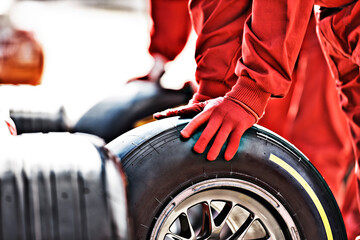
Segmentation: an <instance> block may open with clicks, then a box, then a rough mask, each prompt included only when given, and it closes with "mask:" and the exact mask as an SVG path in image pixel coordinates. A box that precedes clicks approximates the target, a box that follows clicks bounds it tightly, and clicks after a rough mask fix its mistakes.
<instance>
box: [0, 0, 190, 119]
mask: <svg viewBox="0 0 360 240" xmlns="http://www.w3.org/2000/svg"><path fill="white" fill-rule="evenodd" d="M1 2H2V3H0V5H2V6H0V11H1V7H2V8H3V9H6V8H7V6H6V5H7V4H8V5H11V7H10V8H9V9H8V10H7V14H8V15H9V17H10V19H11V21H12V23H13V25H14V26H15V27H16V28H19V29H24V30H27V31H31V32H33V33H34V35H35V37H36V38H37V40H38V41H39V42H40V44H41V45H42V47H43V51H44V71H43V75H42V84H41V85H39V86H25V85H23V86H21V85H0V108H4V107H5V108H10V109H14V110H26V111H28V110H31V111H45V112H51V111H57V110H58V109H59V107H60V106H64V107H65V109H66V113H67V116H68V118H69V119H70V121H73V122H75V121H76V120H77V119H78V118H79V117H80V116H81V115H82V114H83V113H84V112H86V111H87V110H88V109H89V108H90V107H91V106H93V105H94V104H95V103H97V102H99V101H100V100H102V99H104V98H106V97H107V96H110V95H114V94H117V93H119V94H121V88H122V87H123V86H124V84H125V82H126V81H127V80H128V79H130V78H134V77H138V76H141V75H144V74H146V73H147V72H148V71H149V69H150V68H151V67H152V61H153V60H152V58H151V57H150V55H149V54H148V50H147V48H148V44H149V31H150V27H151V24H152V22H151V19H150V17H149V9H148V2H147V0H37V1H33V0H31V1H30V0H21V1H20V0H19V1H14V2H12V3H11V1H10V0H1ZM174 27H176V26H174ZM195 39H196V37H195V34H194V33H192V35H191V36H190V40H189V41H188V44H187V46H186V48H185V49H184V51H183V52H182V53H181V55H179V56H178V58H177V59H175V61H174V62H171V63H169V64H168V65H167V66H166V75H165V76H164V78H163V80H164V85H165V86H166V87H168V88H174V89H177V88H180V87H181V86H182V85H183V83H184V82H185V81H187V80H193V79H194V73H195V67H196V66H195V61H194V48H195V41H196V40H195Z"/></svg>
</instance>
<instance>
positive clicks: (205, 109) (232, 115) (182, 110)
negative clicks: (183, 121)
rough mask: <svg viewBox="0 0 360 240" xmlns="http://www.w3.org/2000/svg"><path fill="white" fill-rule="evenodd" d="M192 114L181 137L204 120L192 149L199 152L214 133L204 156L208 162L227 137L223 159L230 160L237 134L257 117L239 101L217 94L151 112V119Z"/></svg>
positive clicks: (217, 153) (213, 158)
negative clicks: (182, 105) (198, 100)
mask: <svg viewBox="0 0 360 240" xmlns="http://www.w3.org/2000/svg"><path fill="white" fill-rule="evenodd" d="M198 113H200V114H198ZM196 114H198V115H196ZM195 115H196V117H194V118H193V119H192V120H191V121H190V122H189V123H188V125H186V127H185V128H184V129H183V130H182V131H181V136H182V137H184V138H190V136H191V135H192V134H193V133H194V132H195V131H196V129H198V128H199V127H200V126H201V125H203V124H205V123H207V125H206V127H205V129H204V131H203V132H202V134H201V136H200V138H199V139H198V141H197V142H196V144H195V146H194V151H195V152H197V153H203V152H204V151H205V149H206V146H207V145H208V144H209V142H210V140H211V139H212V138H213V137H214V136H215V135H216V137H215V140H214V143H213V144H212V146H211V148H210V150H209V152H208V155H207V159H208V160H210V161H213V160H215V159H216V157H217V156H218V155H219V153H220V150H221V147H222V146H223V145H224V143H225V141H226V140H227V139H228V144H227V147H226V150H225V155H224V158H225V160H227V161H229V160H231V159H232V158H233V157H234V155H235V153H236V151H237V149H238V147H239V144H240V138H241V136H242V135H243V133H244V132H245V130H247V129H248V128H250V127H251V126H252V125H253V124H255V122H256V120H257V119H256V118H255V116H254V115H253V114H252V113H250V112H249V111H248V110H246V109H245V108H244V107H243V106H242V105H241V104H240V103H238V102H236V101H234V100H232V98H228V97H218V98H215V99H211V100H207V101H205V102H199V103H190V104H189V105H187V106H184V107H179V108H174V109H169V110H166V111H163V112H160V113H155V114H154V118H156V119H161V118H166V117H172V116H181V117H193V116H195Z"/></svg>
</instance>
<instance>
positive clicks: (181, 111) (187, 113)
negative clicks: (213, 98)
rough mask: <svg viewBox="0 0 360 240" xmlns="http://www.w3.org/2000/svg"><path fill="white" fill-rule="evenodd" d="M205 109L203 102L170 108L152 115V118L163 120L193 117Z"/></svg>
mask: <svg viewBox="0 0 360 240" xmlns="http://www.w3.org/2000/svg"><path fill="white" fill-rule="evenodd" d="M204 107H205V104H204V103H203V102H201V103H195V104H190V105H186V106H183V107H178V108H170V109H167V110H165V111H162V112H157V113H154V115H153V117H154V118H155V119H163V118H167V117H173V116H181V117H194V116H195V115H196V114H198V113H199V112H201V111H202V110H203V109H204Z"/></svg>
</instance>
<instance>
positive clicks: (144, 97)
mask: <svg viewBox="0 0 360 240" xmlns="http://www.w3.org/2000/svg"><path fill="white" fill-rule="evenodd" d="M193 93H194V90H193V87H192V86H191V84H190V83H185V84H184V86H183V88H182V89H179V90H173V89H166V88H163V87H162V86H161V85H159V84H158V83H154V82H145V81H133V82H130V83H127V84H126V85H125V86H124V88H122V89H121V90H120V91H119V93H118V94H116V95H115V96H110V97H108V98H106V99H104V100H102V101H100V102H99V103H97V104H95V105H94V106H93V107H92V108H90V109H89V110H88V111H87V112H86V113H85V114H84V115H83V116H82V117H81V118H80V119H79V121H77V123H76V124H75V126H74V127H73V131H74V132H82V133H89V134H93V135H96V136H99V137H101V138H102V139H104V140H105V141H106V142H110V141H112V140H114V139H115V138H117V137H118V136H120V135H121V134H123V133H125V132H126V131H129V130H130V129H132V128H134V127H136V126H139V125H142V124H144V123H146V122H148V121H152V120H153V118H152V114H153V113H154V112H158V111H162V110H164V109H167V108H171V107H177V106H179V105H183V104H186V103H187V102H188V101H189V100H190V99H191V97H192V95H193Z"/></svg>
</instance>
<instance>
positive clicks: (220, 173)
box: [107, 118, 347, 240]
mask: <svg viewBox="0 0 360 240" xmlns="http://www.w3.org/2000/svg"><path fill="white" fill-rule="evenodd" d="M187 122H188V120H179V119H177V118H171V119H166V120H161V121H157V122H154V123H150V124H147V125H144V126H141V127H139V128H136V129H133V130H132V131H129V132H127V133H125V134H123V135H122V136H120V137H119V138H118V139H116V140H114V141H112V142H111V143H109V144H108V145H107V148H109V149H110V150H111V151H112V152H114V153H115V154H117V155H118V156H119V157H120V158H121V163H122V165H123V168H124V171H125V173H126V175H127V178H128V183H129V188H128V197H129V209H130V214H131V216H132V218H133V222H134V223H133V224H134V230H135V238H136V239H149V238H150V234H151V231H152V229H153V228H154V224H155V222H156V219H157V217H158V216H159V214H160V212H161V211H162V210H163V208H164V207H165V206H166V205H167V204H168V203H169V202H170V201H171V199H173V198H175V197H176V196H177V194H179V193H180V192H181V191H183V190H184V189H186V188H188V187H190V186H192V185H194V184H195V183H199V182H201V181H205V180H209V179H216V178H233V179H240V180H245V181H248V182H251V183H253V184H256V185H257V186H259V187H261V188H263V189H265V190H266V191H268V192H269V193H271V194H272V195H273V196H276V198H277V200H278V201H280V202H281V203H282V204H283V205H284V206H285V208H286V209H287V211H288V212H289V213H290V215H291V217H292V219H293V221H294V222H295V224H296V226H297V229H298V231H299V232H298V234H299V236H300V239H308V240H314V239H319V240H320V239H321V240H325V239H337V240H339V239H347V237H346V232H345V227H344V223H343V220H342V217H341V213H340V211H339V208H338V205H337V203H336V201H335V199H334V197H333V195H332V193H331V191H330V189H329V187H328V186H327V184H326V183H325V181H324V179H323V178H322V177H321V176H320V174H319V173H318V171H317V170H316V169H315V168H314V167H313V165H312V164H311V163H310V162H309V160H308V159H307V158H306V157H305V156H304V155H303V154H302V153H301V152H299V151H298V150H297V149H296V148H295V147H294V146H293V145H291V144H290V143H288V142H287V141H285V140H284V139H283V138H281V137H279V136H278V135H276V134H274V133H272V132H270V131H269V130H266V129H264V128H262V127H260V126H253V127H252V128H250V129H249V130H248V131H246V132H245V134H244V136H243V137H242V139H241V143H240V146H239V149H238V152H237V154H236V155H235V157H234V158H233V159H232V160H231V161H229V162H227V161H225V160H224V159H223V158H222V157H221V156H222V155H223V153H224V152H223V151H222V152H221V154H220V155H221V156H220V157H218V158H217V159H216V160H215V161H213V162H210V161H207V160H206V159H205V156H206V152H207V151H208V149H207V151H206V152H205V153H204V154H196V153H195V152H194V151H192V147H193V145H194V143H195V142H196V140H197V139H198V137H199V136H200V133H201V131H198V132H197V133H196V134H195V135H194V136H193V137H192V138H190V139H189V140H184V139H181V138H180V135H179V132H180V130H181V129H182V128H183V127H184V126H185V125H186V123H187ZM223 150H224V149H223ZM271 156H276V157H277V158H278V159H280V162H282V163H284V164H285V165H286V166H287V167H282V166H281V165H279V164H278V163H277V162H276V161H272V160H270V159H274V158H273V157H271ZM276 157H275V158H276ZM277 158H276V159H277ZM289 169H292V171H293V172H292V171H289ZM299 176H300V178H301V179H302V180H303V181H299ZM311 191H313V193H314V195H311ZM317 200H318V201H317ZM321 209H323V212H322V211H321ZM320 213H322V214H323V215H320ZM327 224H328V225H327ZM326 226H327V227H326ZM286 239H293V238H291V237H286ZM161 240H162V239H161Z"/></svg>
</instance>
